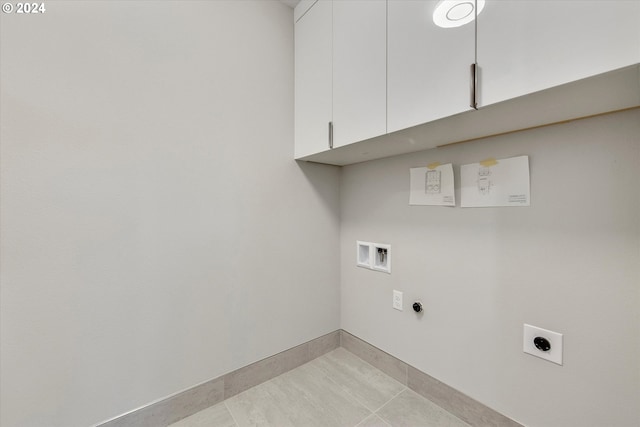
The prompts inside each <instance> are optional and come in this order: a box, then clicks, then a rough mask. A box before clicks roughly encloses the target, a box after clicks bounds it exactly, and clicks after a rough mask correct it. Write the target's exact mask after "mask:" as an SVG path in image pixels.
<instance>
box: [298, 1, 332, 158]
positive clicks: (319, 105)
mask: <svg viewBox="0 0 640 427" xmlns="http://www.w3.org/2000/svg"><path fill="white" fill-rule="evenodd" d="M332 8H333V7H332V2H330V1H318V2H316V3H315V4H314V5H313V6H312V7H311V8H310V9H309V10H308V11H307V13H305V14H304V16H302V18H300V20H299V21H298V22H297V23H296V25H295V158H296V159H298V158H301V157H304V156H308V155H311V154H315V153H319V152H322V151H325V150H328V149H329V131H328V126H329V122H330V121H331V116H332V114H331V102H332V100H331V90H332V83H331V79H332V76H331V73H332V71H331V67H332V64H331V62H332V61H331V38H332V37H331V26H332V24H331V22H332V16H331V15H332Z"/></svg>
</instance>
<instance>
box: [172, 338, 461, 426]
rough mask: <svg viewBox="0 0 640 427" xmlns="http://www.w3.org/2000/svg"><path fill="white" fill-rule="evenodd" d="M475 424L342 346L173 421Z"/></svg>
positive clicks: (215, 423)
mask: <svg viewBox="0 0 640 427" xmlns="http://www.w3.org/2000/svg"><path fill="white" fill-rule="evenodd" d="M245 426H265V427H307V426H309V427H311V426H318V427H331V426H335V427H354V426H357V427H389V426H391V427H396V426H397V427H400V426H402V427H421V426H433V427H469V425H468V424H466V423H465V422H463V421H462V420H460V419H459V418H456V417H455V416H453V415H452V414H450V413H449V412H447V411H445V410H444V409H442V408H440V407H439V406H437V405H436V404H434V403H432V402H430V401H429V400H427V399H425V398H423V397H422V396H420V395H419V394H417V393H415V392H413V391H412V390H409V389H408V388H407V387H405V386H404V385H402V384H400V383H399V382H398V381H396V380H394V379H393V378H391V377H389V376H387V375H385V374H384V373H382V372H381V371H380V370H378V369H376V368H374V367H373V366H371V365H369V364H368V363H366V362H364V361H363V360H361V359H360V358H358V357H357V356H355V355H353V354H352V353H350V352H349V351H347V350H345V349H343V348H338V349H336V350H333V351H332V352H330V353H327V354H325V355H324V356H321V357H319V358H317V359H314V360H312V361H311V362H309V363H307V364H305V365H302V366H300V367H298V368H296V369H294V370H292V371H289V372H287V373H284V374H282V375H280V376H278V377H276V378H273V379H271V380H269V381H267V382H265V383H262V384H260V385H258V386H256V387H253V388H251V389H249V390H247V391H245V392H243V393H240V394H238V395H236V396H233V397H231V398H229V399H227V400H225V401H224V402H222V403H219V404H217V405H214V406H212V407H210V408H208V409H205V410H203V411H200V412H198V413H197V414H194V415H192V416H190V417H188V418H185V419H183V420H181V421H179V422H177V423H175V424H172V425H171V426H170V427H245Z"/></svg>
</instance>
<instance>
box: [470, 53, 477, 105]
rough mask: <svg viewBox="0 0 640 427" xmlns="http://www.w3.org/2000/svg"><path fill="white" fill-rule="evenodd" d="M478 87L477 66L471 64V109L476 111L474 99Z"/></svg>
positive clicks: (475, 100)
mask: <svg viewBox="0 0 640 427" xmlns="http://www.w3.org/2000/svg"><path fill="white" fill-rule="evenodd" d="M477 87H478V64H476V63H475V62H474V63H473V64H471V104H470V106H471V108H473V109H474V110H477V109H478V100H477V99H476V93H477V92H476V90H477Z"/></svg>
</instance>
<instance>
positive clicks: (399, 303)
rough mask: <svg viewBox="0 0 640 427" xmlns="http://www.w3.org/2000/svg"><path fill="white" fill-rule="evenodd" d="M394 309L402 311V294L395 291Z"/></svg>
mask: <svg viewBox="0 0 640 427" xmlns="http://www.w3.org/2000/svg"><path fill="white" fill-rule="evenodd" d="M393 308H395V309H396V310H400V311H402V292H400V291H396V290H394V291H393Z"/></svg>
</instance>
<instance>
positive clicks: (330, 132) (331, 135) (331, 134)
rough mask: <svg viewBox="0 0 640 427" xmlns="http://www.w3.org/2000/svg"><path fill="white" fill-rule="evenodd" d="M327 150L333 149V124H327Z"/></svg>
mask: <svg viewBox="0 0 640 427" xmlns="http://www.w3.org/2000/svg"><path fill="white" fill-rule="evenodd" d="M329 148H333V122H329Z"/></svg>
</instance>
